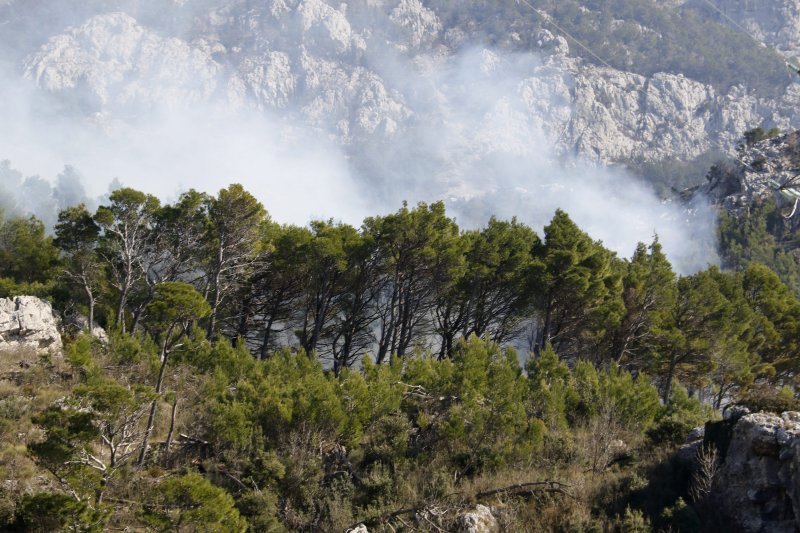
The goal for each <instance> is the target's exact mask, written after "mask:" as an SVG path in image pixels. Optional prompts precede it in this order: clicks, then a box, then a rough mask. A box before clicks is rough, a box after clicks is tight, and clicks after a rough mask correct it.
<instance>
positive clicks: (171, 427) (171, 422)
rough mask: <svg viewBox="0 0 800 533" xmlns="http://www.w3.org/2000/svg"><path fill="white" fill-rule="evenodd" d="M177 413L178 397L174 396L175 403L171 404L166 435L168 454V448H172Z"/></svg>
mask: <svg viewBox="0 0 800 533" xmlns="http://www.w3.org/2000/svg"><path fill="white" fill-rule="evenodd" d="M177 411H178V397H177V396H175V401H174V402H172V413H171V414H170V417H169V433H167V451H168V452H169V448H170V446H172V435H173V433H174V432H175V414H176V413H177Z"/></svg>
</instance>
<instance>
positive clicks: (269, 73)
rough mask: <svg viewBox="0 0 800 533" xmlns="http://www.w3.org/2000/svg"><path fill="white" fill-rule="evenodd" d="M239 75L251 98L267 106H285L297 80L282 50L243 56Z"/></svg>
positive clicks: (290, 97) (289, 99) (292, 95)
mask: <svg viewBox="0 0 800 533" xmlns="http://www.w3.org/2000/svg"><path fill="white" fill-rule="evenodd" d="M239 76H240V77H241V79H242V80H243V81H244V83H245V86H246V87H247V89H248V90H249V91H250V93H251V94H252V96H253V98H254V99H255V100H256V101H257V102H258V103H259V104H262V105H264V106H266V107H268V108H273V109H276V108H283V107H286V106H287V105H289V102H290V101H291V100H292V98H293V97H294V92H295V87H296V85H297V80H296V78H295V75H294V73H293V72H292V65H291V60H290V58H289V56H288V55H287V54H285V53H283V52H274V51H273V52H269V53H267V54H265V55H263V56H260V57H247V58H245V59H244V60H243V61H242V62H241V63H240V64H239Z"/></svg>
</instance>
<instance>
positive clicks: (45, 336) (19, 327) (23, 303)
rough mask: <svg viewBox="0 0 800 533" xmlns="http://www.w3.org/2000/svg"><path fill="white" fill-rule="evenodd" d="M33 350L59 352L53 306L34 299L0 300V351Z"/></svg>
mask: <svg viewBox="0 0 800 533" xmlns="http://www.w3.org/2000/svg"><path fill="white" fill-rule="evenodd" d="M21 348H24V349H33V350H35V351H38V352H43V353H44V352H50V353H58V352H60V350H61V348H62V344H61V334H60V333H59V330H58V319H57V318H56V316H55V315H54V314H53V308H52V306H51V305H50V304H49V303H47V302H45V301H44V300H41V299H39V298H36V297H33V296H17V297H16V298H14V299H9V298H0V351H10V350H17V349H21Z"/></svg>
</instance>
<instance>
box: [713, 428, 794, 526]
mask: <svg viewBox="0 0 800 533" xmlns="http://www.w3.org/2000/svg"><path fill="white" fill-rule="evenodd" d="M719 424H722V425H725V424H728V425H730V424H733V425H732V430H730V431H721V432H716V439H715V438H709V433H710V432H709V426H707V427H706V440H707V441H710V443H713V444H714V445H715V446H716V447H717V448H718V449H720V456H721V461H722V463H721V465H720V467H719V469H718V471H717V473H716V475H715V476H714V481H713V485H712V490H711V494H710V496H711V498H712V499H713V501H714V502H715V504H716V505H717V506H718V508H719V509H720V510H721V512H722V513H723V514H724V515H725V516H726V517H727V518H728V519H730V520H731V521H732V522H733V523H734V524H736V525H737V526H738V527H740V528H741V530H742V531H747V532H765V533H766V532H787V533H789V532H795V531H797V530H798V529H800V413H797V412H786V413H783V414H782V415H775V414H768V413H753V414H747V415H744V416H742V418H740V419H739V420H738V421H734V420H727V421H721V422H719V423H716V425H719ZM710 425H711V426H714V424H710ZM726 434H727V436H726ZM715 441H718V442H715ZM708 444H709V442H707V443H706V445H708Z"/></svg>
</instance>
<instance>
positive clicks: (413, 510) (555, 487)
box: [350, 480, 576, 529]
mask: <svg viewBox="0 0 800 533" xmlns="http://www.w3.org/2000/svg"><path fill="white" fill-rule="evenodd" d="M568 488H569V485H567V484H565V483H561V482H559V481H549V480H548V481H532V482H529V483H514V484H513V485H508V486H506V487H500V488H496V489H489V490H484V491H481V492H478V493H476V494H475V495H474V496H473V497H472V498H470V499H471V500H473V501H474V500H483V499H486V498H489V497H491V496H496V495H498V494H505V495H509V496H533V495H534V494H536V493H541V492H552V493H557V494H563V495H564V496H567V497H569V498H572V499H576V498H575V497H574V496H573V495H572V494H570V493H569V492H568V491H567V489H568ZM456 494H460V493H456ZM451 496H452V495H451ZM425 511H433V514H434V515H437V516H438V515H441V514H444V513H446V512H447V510H446V509H445V510H444V511H439V508H437V507H435V506H433V505H431V504H425V505H418V506H414V507H404V508H402V509H398V510H396V511H391V512H388V513H383V514H381V515H378V516H373V517H371V518H367V519H365V520H360V521H358V522H357V523H356V524H354V525H352V526H350V529H353V528H355V527H357V526H358V525H359V524H364V525H365V526H375V525H380V524H388V523H389V522H391V521H392V520H395V519H397V520H400V521H402V520H401V518H400V517H401V516H403V515H408V514H414V515H416V514H418V513H424V512H425ZM437 511H438V512H437Z"/></svg>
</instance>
